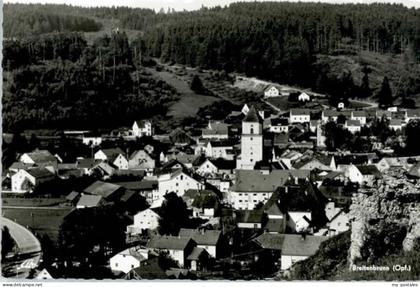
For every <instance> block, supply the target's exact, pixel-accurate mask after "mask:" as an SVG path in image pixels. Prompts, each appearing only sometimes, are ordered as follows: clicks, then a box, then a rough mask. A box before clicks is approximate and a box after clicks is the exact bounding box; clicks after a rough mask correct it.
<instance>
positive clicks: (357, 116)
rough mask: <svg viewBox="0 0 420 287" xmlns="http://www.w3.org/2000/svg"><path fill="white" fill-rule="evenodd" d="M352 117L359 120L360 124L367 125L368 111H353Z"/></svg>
mask: <svg viewBox="0 0 420 287" xmlns="http://www.w3.org/2000/svg"><path fill="white" fill-rule="evenodd" d="M350 119H352V120H355V121H359V123H360V125H362V126H364V125H366V112H365V111H352V112H351V115H350Z"/></svg>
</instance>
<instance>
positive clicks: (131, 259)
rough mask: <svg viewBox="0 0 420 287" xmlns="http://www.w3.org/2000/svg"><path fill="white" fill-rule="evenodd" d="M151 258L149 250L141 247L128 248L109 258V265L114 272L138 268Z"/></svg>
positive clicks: (125, 271) (126, 271)
mask: <svg viewBox="0 0 420 287" xmlns="http://www.w3.org/2000/svg"><path fill="white" fill-rule="evenodd" d="M148 259H149V250H147V249H143V248H141V247H130V248H127V249H125V250H123V251H121V252H119V253H117V254H115V255H114V256H112V257H111V258H110V259H109V266H110V268H111V270H112V271H113V272H124V273H125V274H127V273H128V272H130V270H132V269H134V268H137V267H139V266H140V265H141V263H142V262H144V261H146V260H148Z"/></svg>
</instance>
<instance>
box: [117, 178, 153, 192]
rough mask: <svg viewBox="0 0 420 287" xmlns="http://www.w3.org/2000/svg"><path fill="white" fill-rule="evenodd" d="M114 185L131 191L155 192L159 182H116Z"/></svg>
mask: <svg viewBox="0 0 420 287" xmlns="http://www.w3.org/2000/svg"><path fill="white" fill-rule="evenodd" d="M114 184H116V185H119V186H121V187H124V188H125V189H129V190H153V189H156V188H157V186H158V181H157V180H135V181H121V182H114Z"/></svg>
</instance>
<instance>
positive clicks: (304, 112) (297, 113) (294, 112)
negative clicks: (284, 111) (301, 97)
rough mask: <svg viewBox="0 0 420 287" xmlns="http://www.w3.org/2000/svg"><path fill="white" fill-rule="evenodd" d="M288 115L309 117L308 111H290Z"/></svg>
mask: <svg viewBox="0 0 420 287" xmlns="http://www.w3.org/2000/svg"><path fill="white" fill-rule="evenodd" d="M290 115H295V116H296V115H298V116H300V115H302V116H308V115H310V111H309V110H308V109H291V110H290Z"/></svg>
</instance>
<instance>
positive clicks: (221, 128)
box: [201, 121, 229, 140]
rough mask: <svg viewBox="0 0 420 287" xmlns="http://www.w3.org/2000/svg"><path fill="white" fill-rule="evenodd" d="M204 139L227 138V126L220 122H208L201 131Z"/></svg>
mask: <svg viewBox="0 0 420 287" xmlns="http://www.w3.org/2000/svg"><path fill="white" fill-rule="evenodd" d="M201 136H202V137H203V138H204V139H213V140H223V139H228V138H229V125H228V124H225V123H222V122H220V121H209V124H208V126H207V127H206V128H205V129H202V135H201Z"/></svg>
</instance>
